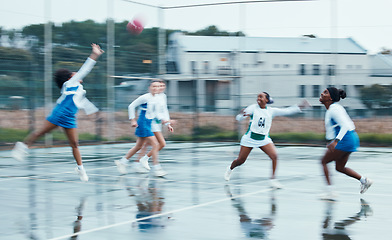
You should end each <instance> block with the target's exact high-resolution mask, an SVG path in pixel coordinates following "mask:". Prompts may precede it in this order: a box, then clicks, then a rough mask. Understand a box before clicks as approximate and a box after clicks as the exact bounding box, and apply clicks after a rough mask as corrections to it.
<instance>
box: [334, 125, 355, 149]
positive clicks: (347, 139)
mask: <svg viewBox="0 0 392 240" xmlns="http://www.w3.org/2000/svg"><path fill="white" fill-rule="evenodd" d="M358 147H359V137H358V134H357V133H356V132H355V131H354V130H352V131H348V132H347V133H346V135H344V137H343V139H342V140H340V141H339V142H338V144H337V145H336V147H335V149H337V150H340V151H344V152H356V151H357V149H358Z"/></svg>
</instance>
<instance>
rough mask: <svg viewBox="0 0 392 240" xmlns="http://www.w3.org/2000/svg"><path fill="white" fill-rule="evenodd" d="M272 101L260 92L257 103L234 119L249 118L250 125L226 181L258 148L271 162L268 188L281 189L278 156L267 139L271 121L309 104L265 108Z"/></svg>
mask: <svg viewBox="0 0 392 240" xmlns="http://www.w3.org/2000/svg"><path fill="white" fill-rule="evenodd" d="M272 103H273V100H272V98H271V97H270V95H269V94H268V93H267V92H262V93H259V94H258V95H257V103H256V104H252V105H250V106H248V107H247V108H245V109H244V110H243V111H242V112H241V113H240V114H238V115H237V117H236V119H237V120H238V121H241V120H243V119H245V118H247V117H250V124H249V128H248V131H247V132H246V133H245V134H244V135H243V136H242V138H241V142H240V145H241V148H240V153H239V155H238V157H237V159H235V160H234V161H233V162H232V163H231V164H230V166H228V167H227V170H226V172H225V174H224V178H225V180H226V181H229V180H230V176H231V174H232V172H233V170H234V168H236V167H238V166H241V165H242V164H244V163H245V161H246V159H247V158H248V156H249V154H250V152H251V151H252V149H253V148H260V149H261V150H262V151H263V152H265V153H266V154H267V155H268V157H269V158H270V159H271V160H272V175H271V179H270V186H271V187H272V188H275V189H279V188H282V187H283V186H282V184H281V183H280V182H279V181H278V180H277V179H276V178H275V172H276V167H277V164H278V154H277V151H276V148H275V145H274V143H273V142H272V139H271V138H270V137H269V131H270V129H271V125H272V119H273V118H274V117H276V116H284V115H291V114H295V113H299V112H301V109H303V108H305V107H309V106H310V105H309V103H308V102H307V101H306V100H304V101H303V103H301V105H294V106H291V107H288V108H273V107H269V106H268V107H267V104H272Z"/></svg>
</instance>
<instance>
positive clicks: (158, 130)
mask: <svg viewBox="0 0 392 240" xmlns="http://www.w3.org/2000/svg"><path fill="white" fill-rule="evenodd" d="M159 83H160V85H159V86H160V87H159V92H158V94H156V98H157V99H156V105H155V118H154V119H153V120H152V122H151V131H152V132H153V133H154V135H155V137H156V139H157V141H158V144H159V148H158V151H161V150H162V148H164V147H165V146H166V141H165V138H164V137H163V134H162V124H164V125H165V126H167V129H168V131H169V132H173V130H174V129H173V127H172V126H171V123H172V122H173V121H172V120H170V115H169V111H168V109H167V97H166V94H165V93H164V92H165V89H166V84H165V82H164V81H163V80H161V81H159ZM148 146H149V145H148V144H144V146H143V148H142V149H141V150H140V152H139V159H140V160H139V161H140V162H141V163H142V164H144V165H146V164H147V165H148V160H149V159H150V157H151V153H148V154H146V151H147V147H148ZM135 171H136V172H139V173H144V172H146V171H145V169H143V168H138V166H136V168H135ZM153 171H154V174H155V175H156V176H164V175H166V174H167V173H166V171H164V170H163V169H162V166H161V165H160V164H159V163H158V164H156V163H155V164H154V165H153Z"/></svg>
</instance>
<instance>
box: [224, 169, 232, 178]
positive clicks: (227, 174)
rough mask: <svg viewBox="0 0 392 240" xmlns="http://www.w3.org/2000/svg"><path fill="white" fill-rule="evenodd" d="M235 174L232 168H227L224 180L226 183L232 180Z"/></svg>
mask: <svg viewBox="0 0 392 240" xmlns="http://www.w3.org/2000/svg"><path fill="white" fill-rule="evenodd" d="M232 172H233V170H231V169H230V166H228V167H227V169H226V172H225V175H224V178H225V180H226V181H229V180H230V177H231V173H232Z"/></svg>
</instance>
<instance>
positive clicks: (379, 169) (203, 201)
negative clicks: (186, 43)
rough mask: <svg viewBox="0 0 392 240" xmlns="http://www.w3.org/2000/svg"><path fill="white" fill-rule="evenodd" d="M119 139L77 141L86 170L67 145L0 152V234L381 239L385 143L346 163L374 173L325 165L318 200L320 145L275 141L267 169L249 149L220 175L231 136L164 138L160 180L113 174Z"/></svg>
mask: <svg viewBox="0 0 392 240" xmlns="http://www.w3.org/2000/svg"><path fill="white" fill-rule="evenodd" d="M131 146H133V143H129V144H113V145H96V146H82V147H81V152H82V155H83V157H84V166H85V168H86V170H87V174H88V175H89V177H90V180H89V182H87V183H82V182H81V181H80V180H79V177H78V176H77V175H75V174H74V172H73V169H74V167H75V162H74V160H73V157H72V153H71V149H70V148H69V147H61V148H49V149H33V150H32V151H31V154H30V156H29V159H28V160H27V162H26V163H24V164H22V163H18V162H15V161H14V160H13V159H11V158H10V151H2V152H0V159H1V165H0V166H1V167H0V195H1V200H0V201H1V205H0V211H1V213H2V216H3V217H2V218H1V224H0V234H1V235H0V236H1V237H0V238H1V239H111V240H112V239H162V240H164V239H225V240H230V239H233V240H234V239H298V240H303V239H310V240H313V239H355V240H358V239H389V238H390V231H389V227H390V226H391V224H392V220H391V216H392V208H391V207H390V203H391V201H392V190H391V187H390V183H391V181H392V177H391V175H390V173H391V172H392V163H391V162H390V160H391V156H392V155H391V154H392V149H391V148H365V147H363V148H361V149H360V151H359V152H356V153H354V154H353V155H352V156H351V158H350V160H349V163H348V165H347V166H348V167H352V168H354V169H355V170H357V171H358V172H360V173H363V174H366V175H367V176H369V177H370V178H372V179H373V180H374V184H373V186H372V187H371V188H370V189H369V190H368V191H367V192H366V193H365V194H363V195H361V194H359V190H360V189H359V186H360V185H359V182H358V181H355V180H353V179H351V178H349V177H347V176H344V175H342V174H340V173H337V172H336V171H334V168H333V167H334V166H333V165H332V164H330V170H331V172H332V181H333V183H334V185H335V187H336V190H337V192H338V194H339V196H338V198H337V201H334V202H333V201H322V200H320V199H319V197H318V196H319V195H320V194H321V193H323V189H324V188H323V187H324V186H325V183H324V178H323V177H322V172H321V166H320V164H319V161H320V158H321V156H322V155H323V153H324V150H325V149H324V148H322V147H302V146H280V147H278V154H279V164H278V171H277V176H278V178H279V180H280V182H281V183H282V184H283V185H284V189H281V190H272V189H271V188H269V185H268V178H269V176H270V171H271V162H270V160H269V159H267V156H266V155H265V154H264V153H262V152H261V151H260V150H258V149H254V150H253V152H252V153H251V155H250V157H249V160H248V161H247V162H246V163H245V164H244V165H243V166H241V167H239V168H237V169H235V171H234V172H233V175H232V178H231V180H230V181H229V182H226V181H225V180H223V174H224V172H225V169H226V167H227V165H228V164H230V162H231V161H232V160H233V159H234V158H235V157H236V155H237V154H238V151H239V146H238V144H232V143H174V142H168V144H167V147H166V148H165V149H164V150H162V151H161V154H160V160H161V163H162V166H163V168H164V169H165V170H166V171H167V172H168V175H167V176H166V177H165V178H158V177H154V176H152V175H151V176H150V175H149V174H137V173H132V171H131V169H129V170H130V173H128V174H126V175H120V174H119V173H118V172H117V169H116V167H115V164H114V162H113V161H114V160H118V159H119V158H120V157H121V156H122V155H123V154H124V153H125V152H126V151H127V150H128V149H129V148H130V147H131Z"/></svg>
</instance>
